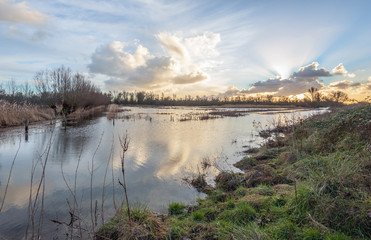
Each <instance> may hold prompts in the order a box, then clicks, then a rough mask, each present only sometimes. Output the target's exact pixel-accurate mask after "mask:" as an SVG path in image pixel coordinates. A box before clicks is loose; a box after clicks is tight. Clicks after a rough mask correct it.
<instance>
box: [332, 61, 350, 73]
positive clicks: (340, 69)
mask: <svg viewBox="0 0 371 240" xmlns="http://www.w3.org/2000/svg"><path fill="white" fill-rule="evenodd" d="M332 73H333V74H336V75H346V74H347V73H348V71H347V70H346V69H345V67H344V65H343V64H342V63H339V65H337V66H336V67H334V69H332Z"/></svg>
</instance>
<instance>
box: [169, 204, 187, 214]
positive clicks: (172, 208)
mask: <svg viewBox="0 0 371 240" xmlns="http://www.w3.org/2000/svg"><path fill="white" fill-rule="evenodd" d="M185 208H186V205H184V204H183V203H177V202H173V203H170V205H169V212H170V214H171V215H179V214H182V213H184V209H185Z"/></svg>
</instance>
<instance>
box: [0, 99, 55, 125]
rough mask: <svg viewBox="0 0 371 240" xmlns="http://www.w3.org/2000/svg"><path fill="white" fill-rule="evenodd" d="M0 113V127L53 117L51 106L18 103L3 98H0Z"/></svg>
mask: <svg viewBox="0 0 371 240" xmlns="http://www.w3.org/2000/svg"><path fill="white" fill-rule="evenodd" d="M0 113H1V114H0V127H10V126H17V125H22V124H24V122H25V121H26V120H28V121H29V122H36V121H42V120H50V119H53V118H55V114H54V111H53V109H51V108H47V107H42V106H37V105H31V104H23V105H19V104H16V103H9V102H7V101H5V100H0Z"/></svg>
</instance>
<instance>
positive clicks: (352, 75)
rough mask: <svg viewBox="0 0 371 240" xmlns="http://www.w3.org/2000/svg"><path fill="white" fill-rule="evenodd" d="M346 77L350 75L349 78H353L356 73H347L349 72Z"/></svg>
mask: <svg viewBox="0 0 371 240" xmlns="http://www.w3.org/2000/svg"><path fill="white" fill-rule="evenodd" d="M348 77H350V78H355V77H356V74H355V73H349V74H348Z"/></svg>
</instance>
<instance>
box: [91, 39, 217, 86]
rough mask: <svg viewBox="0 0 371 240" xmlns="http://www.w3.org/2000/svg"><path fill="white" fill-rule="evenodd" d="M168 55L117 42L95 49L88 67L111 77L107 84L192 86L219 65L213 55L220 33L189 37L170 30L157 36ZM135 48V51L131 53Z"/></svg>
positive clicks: (203, 79) (204, 78)
mask: <svg viewBox="0 0 371 240" xmlns="http://www.w3.org/2000/svg"><path fill="white" fill-rule="evenodd" d="M155 37H156V39H157V40H158V43H159V44H160V45H161V46H162V47H163V49H164V50H165V52H166V54H165V56H153V55H151V53H150V51H149V50H148V49H147V48H145V47H144V46H142V45H140V44H134V47H133V46H132V45H133V44H129V43H126V42H120V41H114V42H111V43H109V44H106V45H102V46H100V47H98V48H96V50H95V52H94V53H93V54H92V56H91V63H90V64H89V65H88V68H89V70H90V72H91V73H98V74H104V75H106V76H109V77H110V79H109V80H107V81H106V82H105V83H106V86H107V87H108V88H113V87H115V88H116V87H124V86H132V87H138V88H139V87H142V88H152V89H156V88H164V87H169V86H171V85H190V84H195V83H199V82H202V81H205V80H206V79H208V74H207V73H206V71H207V70H210V69H212V68H213V66H216V65H217V64H218V62H217V61H215V60H214V59H213V58H214V57H216V56H217V55H218V52H217V50H216V49H215V48H216V45H217V43H218V42H219V41H220V36H219V34H214V33H210V32H206V33H204V34H202V35H197V36H194V37H190V38H183V37H182V36H180V35H173V34H170V33H159V34H157V35H156V36H155ZM130 51H131V52H133V51H135V52H134V53H130Z"/></svg>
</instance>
